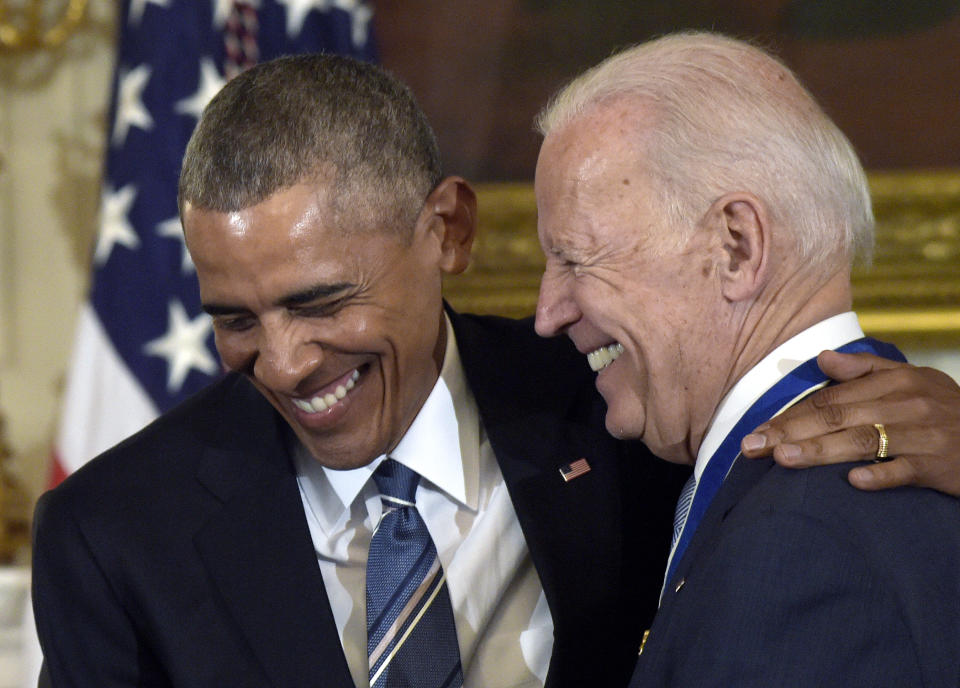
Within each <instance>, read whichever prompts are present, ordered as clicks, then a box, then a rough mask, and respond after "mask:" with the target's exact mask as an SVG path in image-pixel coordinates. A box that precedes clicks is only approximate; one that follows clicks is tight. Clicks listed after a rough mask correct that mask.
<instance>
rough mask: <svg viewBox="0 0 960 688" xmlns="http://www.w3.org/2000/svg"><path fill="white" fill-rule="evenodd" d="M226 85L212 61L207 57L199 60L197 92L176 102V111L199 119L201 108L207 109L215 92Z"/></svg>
mask: <svg viewBox="0 0 960 688" xmlns="http://www.w3.org/2000/svg"><path fill="white" fill-rule="evenodd" d="M226 83H227V81H226V79H224V78H223V77H222V76H220V72H218V71H217V66H216V65H215V64H213V60H211V59H210V58H209V57H204V58H202V59H201V60H200V79H199V80H198V83H197V90H196V92H195V93H194V94H193V95H192V96H190V97H189V98H184V99H183V100H179V101H177V104H176V106H175V109H176V111H177V112H179V113H180V114H182V115H192V116H193V117H195V118H197V119H200V113H202V112H203V108H205V107H207V103H209V102H210V100H211V99H212V98H213V97H214V96H215V95H217V92H218V91H219V90H220V89H221V88H223V86H224V84H226Z"/></svg>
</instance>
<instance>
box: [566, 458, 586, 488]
mask: <svg viewBox="0 0 960 688" xmlns="http://www.w3.org/2000/svg"><path fill="white" fill-rule="evenodd" d="M589 472H590V464H589V463H587V460H586V459H577V460H576V461H574V462H573V463H568V464H565V465H563V466H560V475H562V476H563V482H565V483H568V482H570V481H571V480H573V479H574V478H579V477H580V476H581V475H583V474H584V473H589Z"/></svg>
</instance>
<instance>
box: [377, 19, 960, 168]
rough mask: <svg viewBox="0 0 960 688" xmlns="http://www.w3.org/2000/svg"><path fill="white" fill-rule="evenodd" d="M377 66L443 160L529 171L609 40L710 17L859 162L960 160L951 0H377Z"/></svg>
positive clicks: (610, 46) (958, 55)
mask: <svg viewBox="0 0 960 688" xmlns="http://www.w3.org/2000/svg"><path fill="white" fill-rule="evenodd" d="M375 6H376V10H375V11H376V15H375V16H376V19H375V32H376V35H377V38H378V41H379V44H380V52H381V58H382V61H383V63H384V65H385V66H387V67H388V68H389V69H391V70H392V71H394V72H395V73H396V74H397V75H398V76H400V77H401V78H402V79H404V80H405V81H406V82H407V83H409V84H410V85H411V86H412V87H413V89H414V91H415V92H416V93H417V96H418V97H419V99H420V101H421V103H422V105H423V106H424V108H425V109H426V111H427V113H428V115H429V116H430V118H431V121H432V122H433V124H434V126H435V128H436V130H437V133H438V135H439V136H440V139H441V145H442V147H443V153H444V160H445V163H446V167H447V171H448V172H451V173H452V172H456V173H459V174H463V175H466V176H468V177H470V178H471V179H473V180H475V181H501V180H527V179H530V178H531V177H532V175H533V168H534V164H535V162H536V153H537V148H538V145H539V142H538V139H537V136H536V135H535V134H534V133H533V132H532V129H531V122H532V119H533V117H534V115H535V114H536V112H537V110H538V109H539V107H540V106H541V105H542V104H543V103H544V102H545V101H546V99H547V98H548V97H549V95H550V94H551V93H552V92H553V91H554V90H556V88H558V87H559V86H560V85H561V84H562V83H563V82H564V81H566V80H567V79H568V78H570V77H572V76H574V75H575V74H577V73H578V72H580V71H581V70H583V69H584V68H586V67H588V66H590V65H592V64H594V63H596V62H598V61H599V60H601V59H603V58H604V57H606V56H607V55H609V54H610V53H611V52H612V51H613V50H615V49H616V48H617V47H622V46H626V45H630V44H632V43H636V42H638V41H641V40H643V39H645V38H647V37H650V36H655V35H658V34H662V33H666V32H669V31H673V30H677V29H681V28H713V29H717V30H721V31H724V32H727V33H730V34H732V35H735V36H738V37H742V38H751V39H755V40H758V41H759V42H761V43H762V44H763V45H766V46H767V47H770V48H772V49H773V50H774V51H775V52H777V53H778V54H779V55H780V56H781V57H782V58H783V59H784V60H785V61H786V62H787V63H788V64H789V65H790V66H791V67H792V68H793V69H794V70H796V71H797V72H798V73H799V74H800V77H801V79H802V80H803V81H804V83H806V84H807V86H808V87H809V88H810V90H811V91H813V92H814V94H815V95H817V97H818V98H819V99H820V101H821V102H822V103H823V105H824V107H825V108H826V110H827V111H828V112H829V113H830V114H831V115H832V116H833V117H834V119H835V120H836V121H837V122H838V124H839V125H840V126H841V128H842V129H843V130H844V131H845V132H846V133H847V134H848V136H849V137H850V138H851V140H852V141H853V143H854V145H855V146H856V147H857V150H858V151H859V152H860V154H861V157H862V158H863V160H864V163H865V164H866V166H867V167H868V168H870V169H875V170H876V169H902V168H927V167H960V0H949V1H948V0H912V1H911V2H898V1H896V0H829V1H826V2H825V1H823V0H634V1H633V2H613V1H611V0H476V1H473V0H447V1H445V2H444V1H442V0H377V1H376V3H375Z"/></svg>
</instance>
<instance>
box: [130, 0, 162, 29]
mask: <svg viewBox="0 0 960 688" xmlns="http://www.w3.org/2000/svg"><path fill="white" fill-rule="evenodd" d="M147 3H150V4H151V5H159V6H160V7H167V6H168V5H169V4H170V0H130V13H129V14H128V15H127V19H128V20H129V22H130V23H131V24H135V25H137V26H139V25H140V20H141V19H143V11H144V10H145V9H146V8H147Z"/></svg>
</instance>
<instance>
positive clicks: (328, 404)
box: [292, 369, 360, 415]
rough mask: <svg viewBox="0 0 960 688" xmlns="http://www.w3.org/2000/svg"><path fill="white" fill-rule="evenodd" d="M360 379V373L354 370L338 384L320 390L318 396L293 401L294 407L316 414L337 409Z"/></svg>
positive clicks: (338, 381) (337, 382)
mask: <svg viewBox="0 0 960 688" xmlns="http://www.w3.org/2000/svg"><path fill="white" fill-rule="evenodd" d="M359 377H360V371H359V370H356V369H354V370H353V372H351V373H348V374H347V375H344V376H343V377H342V378H340V379H339V380H337V381H336V382H334V383H332V384H331V385H328V386H327V387H326V388H325V389H322V390H320V391H319V392H318V393H317V394H315V395H313V396H312V397H310V398H306V399H293V400H292V401H293V405H294V406H296V407H297V408H298V409H300V410H301V411H303V412H304V413H309V414H311V415H312V414H316V413H323V412H324V411H329V410H330V409H332V408H334V407H336V405H337V404H339V403H340V401H341V400H343V399H345V398H346V396H347V395H348V394H349V393H350V390H352V389H353V388H354V386H355V385H356V383H357V380H358V379H359Z"/></svg>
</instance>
